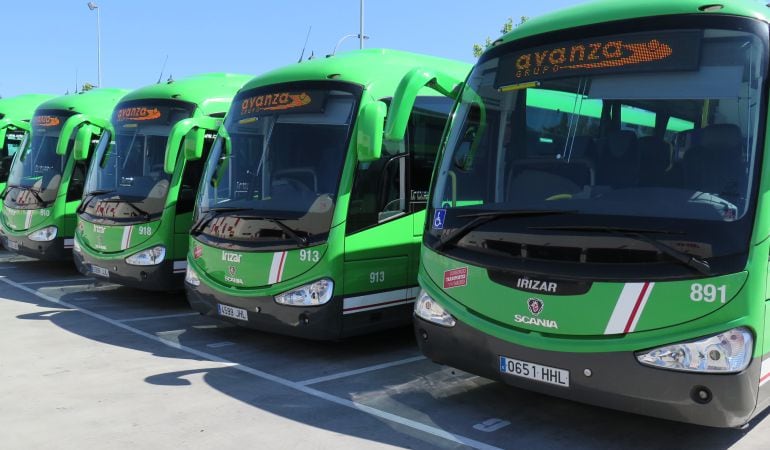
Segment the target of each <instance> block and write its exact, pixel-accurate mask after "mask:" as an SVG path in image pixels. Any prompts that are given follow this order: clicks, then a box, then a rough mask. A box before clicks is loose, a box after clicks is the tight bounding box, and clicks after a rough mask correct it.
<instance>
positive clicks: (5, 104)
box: [0, 94, 54, 192]
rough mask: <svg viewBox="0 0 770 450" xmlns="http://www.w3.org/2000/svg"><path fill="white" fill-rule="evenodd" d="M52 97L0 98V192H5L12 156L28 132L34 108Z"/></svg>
mask: <svg viewBox="0 0 770 450" xmlns="http://www.w3.org/2000/svg"><path fill="white" fill-rule="evenodd" d="M53 97H54V96H53V95H45V94H25V95H17V96H15V97H10V98H0V192H3V191H5V183H6V181H8V173H9V172H10V170H11V163H12V162H13V155H15V154H16V151H17V150H18V149H19V146H20V145H21V143H22V142H23V141H24V135H25V133H26V132H28V131H29V130H30V120H31V119H32V114H34V112H35V108H37V107H38V105H40V104H41V103H43V102H44V101H46V100H50V99H52V98H53Z"/></svg>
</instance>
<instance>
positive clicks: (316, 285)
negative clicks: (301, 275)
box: [274, 278, 334, 306]
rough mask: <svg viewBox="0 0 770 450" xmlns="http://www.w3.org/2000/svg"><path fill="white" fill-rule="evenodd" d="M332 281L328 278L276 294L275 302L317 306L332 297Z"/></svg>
mask: <svg viewBox="0 0 770 450" xmlns="http://www.w3.org/2000/svg"><path fill="white" fill-rule="evenodd" d="M333 291H334V282H333V281H332V280H330V279H328V278H323V279H321V280H318V281H315V282H313V283H310V284H306V285H304V286H300V287H298V288H294V289H292V290H290V291H287V292H284V293H282V294H278V295H276V296H275V297H274V298H275V301H276V303H280V304H282V305H289V306H319V305H323V304H324V303H326V302H328V301H329V300H331V298H332V292H333Z"/></svg>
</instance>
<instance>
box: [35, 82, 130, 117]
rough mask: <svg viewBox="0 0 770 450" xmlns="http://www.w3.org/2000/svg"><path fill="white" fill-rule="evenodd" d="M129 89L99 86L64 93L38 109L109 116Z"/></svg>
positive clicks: (42, 104)
mask: <svg viewBox="0 0 770 450" xmlns="http://www.w3.org/2000/svg"><path fill="white" fill-rule="evenodd" d="M126 93H128V90H126V89H115V88H99V89H92V90H90V91H85V92H78V93H77V94H69V95H62V96H59V97H55V98H52V99H51V100H48V101H47V102H44V103H41V104H40V105H38V107H37V109H39V110H41V109H55V110H67V111H74V112H75V113H78V114H93V115H97V116H101V117H109V116H110V114H111V113H112V109H113V108H114V107H115V104H116V103H117V102H118V100H120V98H121V97H123V96H124V95H126Z"/></svg>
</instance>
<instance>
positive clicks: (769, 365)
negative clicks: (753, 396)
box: [759, 358, 770, 386]
mask: <svg viewBox="0 0 770 450" xmlns="http://www.w3.org/2000/svg"><path fill="white" fill-rule="evenodd" d="M759 372H760V375H759V385H760V386H762V385H763V384H765V383H767V382H768V381H770V358H767V359H766V360H764V361H762V368H761V369H760V370H759Z"/></svg>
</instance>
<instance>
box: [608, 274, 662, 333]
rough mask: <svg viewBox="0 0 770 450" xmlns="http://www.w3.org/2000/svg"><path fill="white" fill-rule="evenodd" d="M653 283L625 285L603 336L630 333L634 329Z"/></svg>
mask: <svg viewBox="0 0 770 450" xmlns="http://www.w3.org/2000/svg"><path fill="white" fill-rule="evenodd" d="M653 286H655V283H649V282H645V283H626V284H625V285H624V286H623V290H622V291H621V292H620V296H619V297H618V301H617V302H616V303H615V309H614V310H613V311H612V315H611V316H610V320H609V322H607V328H605V330H604V334H622V333H630V332H632V331H634V330H635V329H636V325H637V324H638V323H639V317H641V315H642V312H643V311H644V307H645V306H646V305H647V299H649V298H650V293H651V292H652V288H653Z"/></svg>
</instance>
